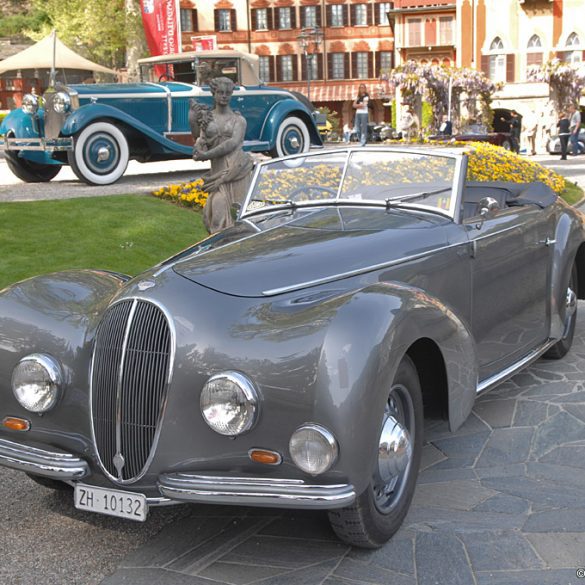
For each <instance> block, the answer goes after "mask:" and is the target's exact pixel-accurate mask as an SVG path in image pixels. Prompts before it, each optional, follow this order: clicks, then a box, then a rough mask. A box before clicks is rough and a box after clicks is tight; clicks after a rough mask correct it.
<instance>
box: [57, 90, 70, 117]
mask: <svg viewBox="0 0 585 585" xmlns="http://www.w3.org/2000/svg"><path fill="white" fill-rule="evenodd" d="M70 109H71V96H70V95H69V94H68V93H67V92H64V91H58V92H57V93H56V94H55V97H54V98H53V110H55V112H56V113H57V114H65V113H67V112H68V111H69V110H70Z"/></svg>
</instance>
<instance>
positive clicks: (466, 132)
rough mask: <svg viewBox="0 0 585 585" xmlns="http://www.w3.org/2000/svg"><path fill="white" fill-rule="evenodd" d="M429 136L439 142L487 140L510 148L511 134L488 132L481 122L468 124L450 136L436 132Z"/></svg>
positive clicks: (507, 148)
mask: <svg viewBox="0 0 585 585" xmlns="http://www.w3.org/2000/svg"><path fill="white" fill-rule="evenodd" d="M429 138H430V139H431V140H436V141H440V142H454V141H456V142H489V143H490V144H495V145H496V146H501V147H502V148H505V149H506V150H512V136H511V134H510V133H509V132H490V131H489V130H488V128H487V127H486V126H484V125H483V124H470V125H469V126H465V127H463V128H461V130H460V131H459V132H457V133H455V134H453V135H452V136H444V135H440V134H437V135H434V136H429Z"/></svg>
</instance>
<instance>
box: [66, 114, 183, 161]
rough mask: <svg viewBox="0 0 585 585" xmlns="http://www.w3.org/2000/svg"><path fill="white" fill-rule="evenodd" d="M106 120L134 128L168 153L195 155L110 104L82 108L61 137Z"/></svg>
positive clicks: (70, 118) (67, 120)
mask: <svg viewBox="0 0 585 585" xmlns="http://www.w3.org/2000/svg"><path fill="white" fill-rule="evenodd" d="M104 119H108V120H114V121H117V122H120V123H122V124H124V125H125V126H128V127H130V128H132V129H133V130H135V131H136V132H139V133H140V134H142V135H144V136H145V137H146V138H148V139H149V140H152V141H154V142H156V143H157V144H160V145H161V146H162V147H163V148H164V149H165V150H167V151H168V152H176V153H179V154H181V155H186V156H191V155H192V154H193V148H192V147H190V146H185V145H182V144H179V143H177V142H174V141H172V140H169V139H168V138H165V137H164V136H162V135H161V134H159V133H158V132H155V131H154V130H153V129H152V128H151V127H150V126H147V125H146V124H144V122H141V121H140V120H138V119H137V118H134V117H133V116H130V115H128V114H126V112H123V111H122V110H119V109H117V108H114V107H113V106H110V105H108V104H100V103H94V104H86V105H85V106H81V107H80V108H79V109H77V110H75V111H74V112H73V113H72V114H71V115H70V116H69V117H68V118H67V119H66V120H65V124H64V125H63V128H62V130H61V135H62V136H73V135H74V134H76V133H77V132H80V131H81V130H83V129H84V128H85V127H86V126H88V125H89V124H91V123H92V122H95V121H96V120H104Z"/></svg>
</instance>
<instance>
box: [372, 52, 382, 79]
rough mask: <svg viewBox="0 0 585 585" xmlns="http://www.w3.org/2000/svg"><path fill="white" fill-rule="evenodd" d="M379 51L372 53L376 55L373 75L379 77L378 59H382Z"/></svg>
mask: <svg viewBox="0 0 585 585" xmlns="http://www.w3.org/2000/svg"><path fill="white" fill-rule="evenodd" d="M380 53H381V51H376V52H375V53H374V55H375V56H376V74H375V75H374V77H380V69H381V67H380V61H381V60H382V58H381V55H380Z"/></svg>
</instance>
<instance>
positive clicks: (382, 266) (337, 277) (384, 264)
mask: <svg viewBox="0 0 585 585" xmlns="http://www.w3.org/2000/svg"><path fill="white" fill-rule="evenodd" d="M459 246H469V242H458V243H457V244H449V245H448V246H442V247H441V248H434V249H433V250H427V251H425V252H421V253H419V254H413V255H412V256H405V257H403V258H397V259H395V260H389V261H388V262H381V263H380V264H373V265H371V266H364V267H363V268H356V269H355V270H350V271H348V272H341V273H339V274H332V275H331V276H325V277H323V278H317V279H315V280H307V281H305V282H299V283H297V284H291V285H289V286H283V287H281V288H273V289H269V290H265V291H262V296H265V297H271V296H274V295H280V294H283V293H288V292H293V291H295V290H301V289H303V288H308V287H311V286H317V285H319V284H326V283H328V282H333V281H335V280H340V279H342V278H350V277H352V276H359V275H360V274H367V273H368V272H375V271H376V270H383V269H385V268H390V267H392V266H397V265H399V264H403V263H405V262H411V261H413V260H419V259H420V258H424V257H425V256H431V255H433V254H437V253H439V252H443V251H445V250H449V249H451V248H458V247H459Z"/></svg>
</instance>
